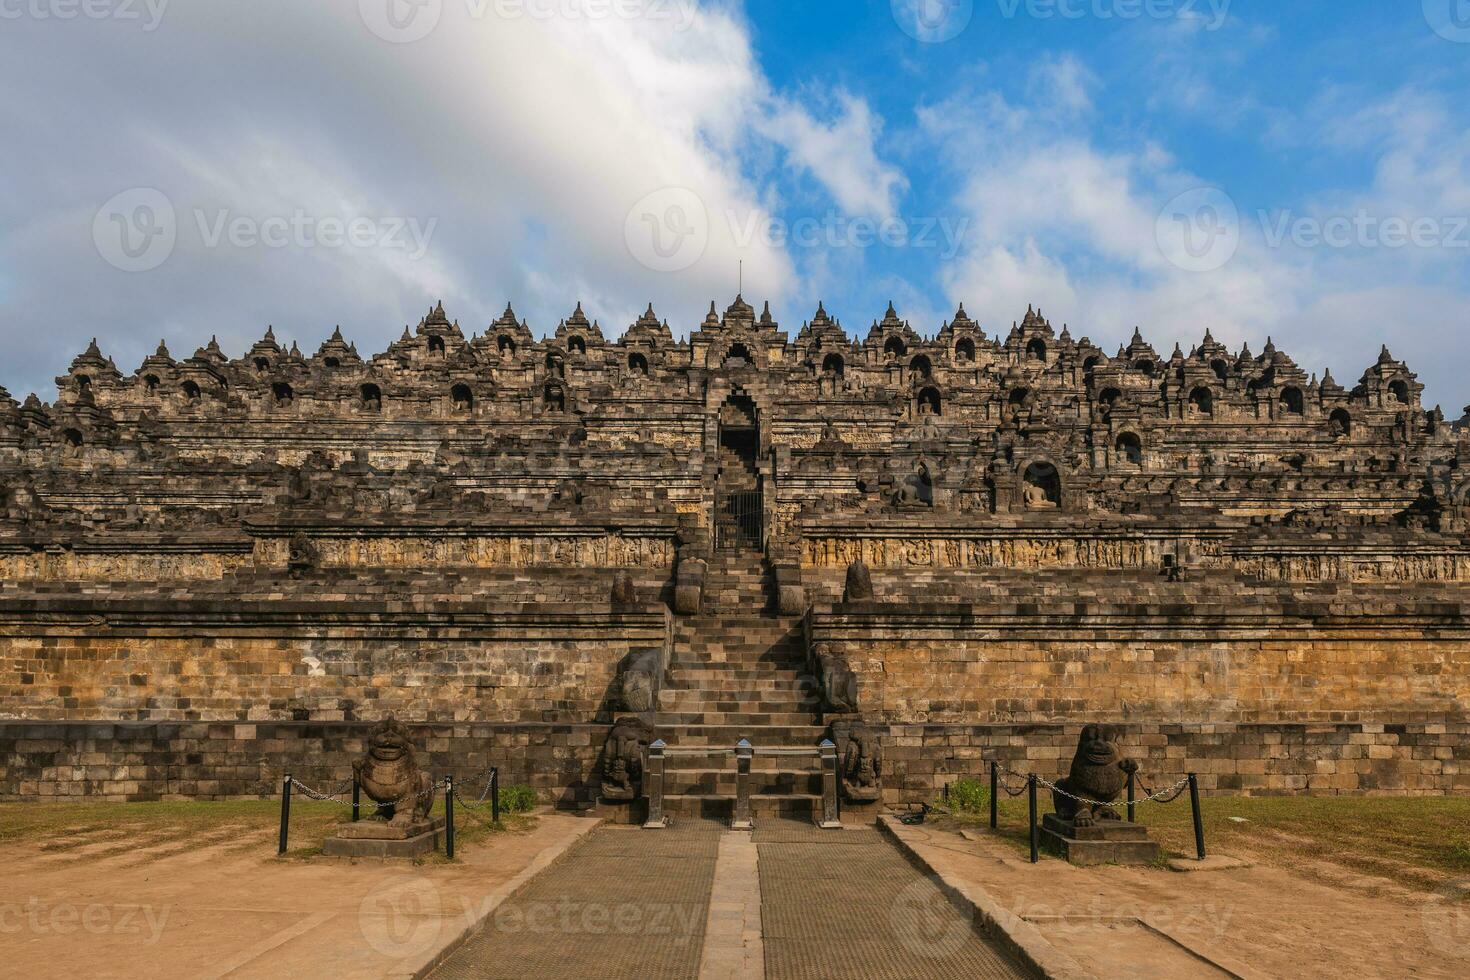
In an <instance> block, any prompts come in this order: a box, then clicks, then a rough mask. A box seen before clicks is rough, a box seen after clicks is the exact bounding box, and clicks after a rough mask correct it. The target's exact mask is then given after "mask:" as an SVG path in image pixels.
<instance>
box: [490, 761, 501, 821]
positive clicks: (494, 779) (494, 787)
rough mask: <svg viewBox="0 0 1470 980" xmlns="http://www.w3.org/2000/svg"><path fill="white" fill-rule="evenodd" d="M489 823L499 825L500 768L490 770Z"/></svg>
mask: <svg viewBox="0 0 1470 980" xmlns="http://www.w3.org/2000/svg"><path fill="white" fill-rule="evenodd" d="M490 821H491V822H492V823H500V767H499V766H496V767H495V768H493V769H491V770H490Z"/></svg>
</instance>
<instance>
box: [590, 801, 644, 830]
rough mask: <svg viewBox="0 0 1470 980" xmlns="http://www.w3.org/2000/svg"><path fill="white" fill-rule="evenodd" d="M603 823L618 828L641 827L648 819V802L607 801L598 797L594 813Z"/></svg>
mask: <svg viewBox="0 0 1470 980" xmlns="http://www.w3.org/2000/svg"><path fill="white" fill-rule="evenodd" d="M594 812H596V814H597V816H598V817H600V818H601V819H602V821H603V822H604V823H610V824H618V825H619V826H637V827H641V826H643V822H644V821H645V820H647V819H648V800H646V799H643V798H641V797H640V798H639V799H636V800H609V799H607V798H605V797H599V798H598V800H597V806H596V808H595V811H594Z"/></svg>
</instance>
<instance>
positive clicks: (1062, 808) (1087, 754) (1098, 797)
mask: <svg viewBox="0 0 1470 980" xmlns="http://www.w3.org/2000/svg"><path fill="white" fill-rule="evenodd" d="M1121 735H1122V732H1121V731H1119V729H1118V728H1117V727H1115V726H1113V725H1086V726H1084V727H1083V729H1082V736H1081V738H1080V739H1078V741H1077V754H1076V755H1075V756H1073V757H1072V770H1071V772H1069V773H1068V774H1067V776H1066V778H1064V779H1061V780H1058V781H1057V788H1058V789H1060V790H1062V791H1063V792H1064V793H1071V794H1072V795H1073V796H1080V797H1082V798H1083V799H1085V800H1091V801H1093V802H1091V803H1081V802H1079V801H1077V800H1074V799H1072V798H1071V797H1068V796H1064V795H1062V793H1057V792H1053V793H1052V805H1053V806H1054V807H1055V808H1056V812H1057V816H1059V817H1061V818H1062V819H1063V820H1070V821H1072V822H1073V823H1074V824H1076V825H1077V826H1078V827H1091V826H1092V825H1093V823H1094V822H1096V821H1098V820H1117V819H1119V816H1118V811H1117V810H1116V809H1115V808H1113V807H1110V806H1103V805H1102V804H1105V803H1112V802H1113V801H1114V800H1116V799H1117V798H1118V796H1119V794H1121V793H1122V792H1123V789H1124V787H1126V786H1127V785H1128V776H1129V774H1130V773H1135V772H1137V771H1138V763H1136V762H1134V761H1133V760H1132V759H1128V758H1124V756H1123V750H1122V749H1120V748H1119V747H1118V739H1119V737H1120V736H1121Z"/></svg>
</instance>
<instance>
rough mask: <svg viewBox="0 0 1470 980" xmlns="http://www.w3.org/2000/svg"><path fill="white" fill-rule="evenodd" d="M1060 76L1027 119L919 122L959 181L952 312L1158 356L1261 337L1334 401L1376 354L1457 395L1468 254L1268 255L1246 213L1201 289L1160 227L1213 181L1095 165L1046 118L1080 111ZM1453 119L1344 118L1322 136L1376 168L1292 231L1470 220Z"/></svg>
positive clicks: (1010, 112) (1016, 111)
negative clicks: (1395, 220) (1332, 389)
mask: <svg viewBox="0 0 1470 980" xmlns="http://www.w3.org/2000/svg"><path fill="white" fill-rule="evenodd" d="M1042 70H1043V71H1046V70H1047V69H1042ZM1055 77H1056V74H1055V72H1054V71H1053V72H1052V73H1051V78H1050V79H1048V80H1046V81H1043V82H1038V81H1036V80H1034V79H1033V80H1032V82H1031V83H1030V84H1029V85H1027V86H1026V90H1027V91H1028V92H1029V93H1031V94H1032V95H1033V96H1034V97H1036V98H1037V99H1039V100H1040V101H1039V102H1030V101H1028V102H1027V103H1025V104H1023V105H1014V104H1012V103H1010V102H1008V101H1007V100H1006V99H1004V98H1003V97H1001V96H1000V95H999V94H998V93H995V92H984V93H968V92H967V93H962V94H959V95H956V96H955V97H954V98H952V99H950V100H948V101H946V102H945V103H943V104H941V105H936V106H929V107H926V108H925V109H924V110H922V111H921V112H920V126H921V131H922V132H923V133H924V134H925V135H926V137H927V138H928V139H929V141H930V142H932V143H933V145H935V146H936V147H943V148H945V149H946V152H947V153H948V154H949V162H950V169H951V172H952V173H953V174H954V175H955V177H956V178H957V179H958V180H959V182H960V184H959V189H958V190H957V192H956V194H955V196H954V203H955V206H956V207H957V208H958V209H959V211H960V212H961V213H962V214H964V215H966V216H969V217H970V218H971V219H972V224H971V235H970V240H969V242H968V247H967V249H966V251H965V253H964V254H963V255H962V256H961V257H960V258H959V260H958V261H956V262H955V263H954V264H953V265H952V266H951V267H950V268H948V269H947V270H946V271H945V273H944V275H943V282H944V287H945V289H946V290H947V292H948V293H949V298H950V299H951V301H952V302H956V301H960V300H963V301H964V302H965V303H966V305H967V307H968V308H969V310H970V312H971V313H972V314H973V315H975V316H977V317H978V318H981V319H982V322H984V323H986V324H987V325H988V326H989V327H991V328H992V329H993V330H998V331H1000V332H1002V333H1003V332H1004V331H1005V330H1006V329H1007V328H1008V327H1009V325H1010V322H1011V321H1012V320H1013V319H1015V318H1016V317H1017V316H1018V315H1019V313H1020V312H1021V311H1024V310H1025V308H1026V305H1027V304H1028V303H1033V304H1038V305H1040V306H1041V307H1042V308H1043V309H1044V310H1045V311H1046V313H1047V316H1048V319H1050V320H1051V321H1052V322H1053V323H1054V324H1058V325H1060V324H1061V323H1062V322H1068V323H1069V325H1070V327H1071V330H1072V333H1073V335H1074V336H1082V335H1084V334H1085V335H1090V336H1091V338H1092V339H1093V340H1094V341H1095V342H1097V343H1098V344H1100V345H1101V346H1103V347H1104V348H1105V349H1110V348H1111V347H1112V346H1115V345H1116V344H1118V343H1120V342H1124V341H1126V339H1127V338H1128V336H1129V335H1130V334H1131V333H1132V330H1133V327H1134V326H1135V325H1137V326H1140V327H1141V328H1142V330H1143V334H1144V337H1145V338H1146V339H1148V340H1150V341H1151V342H1153V343H1154V344H1155V346H1156V347H1157V348H1158V349H1159V350H1160V352H1161V353H1162V354H1165V355H1167V354H1168V353H1169V352H1170V351H1171V350H1172V348H1173V343H1174V342H1175V341H1176V340H1178V341H1180V342H1182V344H1183V347H1184V349H1185V350H1188V349H1189V347H1190V345H1191V344H1192V343H1194V342H1197V341H1198V339H1199V338H1200V337H1201V336H1202V335H1203V333H1204V331H1205V329H1206V328H1209V329H1210V330H1211V331H1212V332H1213V333H1214V335H1215V337H1216V338H1218V339H1220V340H1221V341H1223V342H1226V343H1229V344H1232V345H1236V346H1238V345H1239V344H1240V343H1241V342H1243V341H1248V342H1249V343H1250V344H1251V346H1252V348H1253V349H1255V350H1259V349H1260V347H1261V345H1262V343H1263V342H1264V340H1265V338H1266V336H1268V335H1270V336H1272V337H1273V338H1274V339H1275V341H1276V342H1277V344H1278V346H1280V347H1281V348H1282V349H1284V350H1286V351H1287V353H1289V354H1291V355H1292V356H1293V357H1295V358H1296V359H1297V361H1298V363H1299V364H1301V366H1302V367H1303V368H1304V369H1306V370H1308V371H1313V370H1320V369H1321V368H1322V367H1325V366H1329V365H1330V366H1332V367H1333V368H1334V371H1335V374H1336V377H1337V378H1338V380H1339V381H1340V382H1343V383H1347V384H1351V383H1352V382H1354V381H1356V380H1357V378H1358V376H1359V374H1360V373H1361V371H1362V370H1363V368H1365V367H1366V366H1368V365H1369V364H1371V363H1372V362H1373V360H1374V358H1375V356H1376V355H1377V353H1378V347H1379V345H1380V344H1381V343H1384V342H1388V343H1389V344H1390V345H1391V347H1392V350H1393V352H1394V354H1395V355H1396V356H1398V357H1400V358H1403V359H1405V360H1407V361H1408V362H1409V365H1410V367H1411V369H1415V370H1417V371H1418V372H1419V373H1420V376H1421V379H1422V380H1424V381H1425V382H1426V384H1428V385H1429V386H1430V390H1429V391H1428V393H1427V395H1426V398H1427V400H1428V401H1429V402H1430V403H1433V402H1434V401H1436V400H1440V399H1449V400H1456V401H1457V400H1459V396H1458V395H1456V394H1455V392H1456V391H1457V390H1458V391H1459V392H1462V393H1464V394H1466V395H1467V396H1470V392H1465V385H1464V382H1463V381H1462V380H1461V379H1460V377H1459V373H1460V372H1459V371H1458V369H1457V367H1456V365H1457V364H1458V363H1460V362H1462V361H1463V360H1464V355H1465V354H1467V353H1470V349H1467V348H1470V344H1467V342H1466V340H1465V338H1464V336H1463V334H1462V332H1461V329H1460V328H1461V325H1462V323H1463V321H1464V310H1465V309H1466V308H1470V295H1467V294H1466V292H1465V290H1464V289H1463V287H1461V286H1460V281H1462V278H1456V277H1455V276H1454V275H1452V274H1447V273H1450V272H1451V271H1452V270H1459V271H1460V272H1463V270H1464V268H1465V263H1466V261H1467V258H1470V255H1467V250H1466V249H1460V250H1458V251H1456V250H1451V249H1429V250H1426V249H1412V248H1410V249H1400V250H1393V249H1384V248H1350V249H1337V250H1334V249H1327V248H1320V247H1318V248H1301V247H1293V246H1292V245H1291V244H1290V243H1289V242H1288V243H1287V244H1286V245H1285V246H1282V247H1271V246H1270V245H1269V244H1268V240H1267V237H1266V236H1265V235H1264V234H1263V230H1262V225H1261V221H1260V218H1259V215H1258V209H1255V208H1252V207H1250V206H1249V205H1248V203H1247V202H1243V201H1242V202H1240V210H1241V221H1242V225H1241V228H1242V235H1241V243H1240V247H1239V249H1238V251H1237V252H1236V254H1235V256H1234V258H1233V259H1232V260H1231V261H1229V262H1228V263H1227V264H1226V265H1225V266H1224V267H1223V268H1220V269H1218V270H1215V271H1212V272H1205V273H1200V272H1190V271H1186V270H1184V269H1181V268H1178V267H1176V266H1175V265H1173V264H1171V263H1170V261H1169V260H1168V259H1167V258H1166V257H1165V255H1164V253H1163V252H1162V251H1161V249H1160V248H1159V245H1158V243H1157V239H1156V237H1155V227H1156V221H1157V219H1158V215H1159V213H1160V209H1161V208H1162V207H1163V206H1164V204H1165V203H1166V202H1168V201H1169V200H1170V199H1171V198H1173V197H1174V196H1175V195H1176V194H1178V193H1180V192H1181V191H1185V190H1188V189H1191V188H1195V187H1200V186H1208V185H1210V184H1211V183H1212V181H1210V180H1209V175H1207V174H1193V173H1190V172H1188V171H1187V170H1184V169H1183V168H1181V167H1180V166H1179V164H1178V162H1177V161H1176V160H1175V159H1174V157H1173V155H1172V154H1170V153H1169V152H1168V149H1167V147H1163V146H1160V145H1157V144H1153V143H1144V144H1142V145H1138V146H1133V147H1129V148H1126V149H1105V148H1103V147H1102V146H1100V145H1099V143H1098V137H1097V135H1096V132H1095V130H1094V128H1093V120H1090V119H1085V118H1068V116H1067V115H1066V114H1065V113H1059V112H1057V111H1056V108H1057V105H1058V103H1059V102H1060V103H1061V104H1063V105H1066V104H1068V103H1069V102H1070V103H1071V104H1076V100H1075V99H1069V98H1067V97H1066V96H1065V95H1063V96H1062V97H1061V98H1060V100H1059V99H1058V97H1057V95H1056V86H1055V84H1054V82H1053V80H1052V79H1054V78H1055ZM1450 118H1451V117H1450V115H1449V114H1448V113H1447V112H1445V111H1444V110H1443V107H1442V105H1441V104H1439V103H1438V102H1436V101H1435V100H1433V99H1426V98H1425V97H1423V96H1403V95H1401V96H1398V97H1395V98H1394V99H1390V100H1386V101H1384V102H1383V103H1380V104H1372V105H1369V106H1367V107H1365V108H1362V109H1361V110H1359V111H1357V112H1355V113H1353V114H1351V115H1350V116H1345V117H1341V118H1339V120H1338V121H1337V122H1336V123H1335V124H1333V125H1332V126H1330V127H1327V129H1326V132H1327V133H1328V135H1330V136H1333V137H1335V141H1336V142H1337V144H1338V145H1339V146H1340V147H1346V146H1347V145H1348V144H1350V143H1351V144H1353V145H1354V146H1358V147H1362V148H1365V149H1367V150H1369V151H1371V152H1373V153H1375V154H1376V155H1377V159H1378V164H1377V167H1376V169H1375V171H1374V177H1373V179H1372V181H1371V182H1370V183H1369V184H1368V185H1367V186H1364V187H1359V188H1352V189H1347V190H1343V191H1339V192H1335V193H1330V194H1323V195H1319V197H1318V198H1317V199H1315V200H1311V201H1304V202H1302V203H1301V205H1300V208H1299V209H1297V210H1295V211H1293V214H1294V215H1295V216H1298V217H1300V216H1303V215H1330V214H1352V213H1354V212H1355V211H1356V210H1359V209H1363V210H1367V211H1368V212H1369V213H1370V214H1372V215H1374V216H1377V217H1379V218H1382V217H1392V216H1400V217H1408V218H1411V219H1412V218H1413V217H1415V216H1422V215H1430V216H1434V217H1440V216H1450V215H1465V214H1470V133H1466V132H1463V131H1458V130H1457V129H1456V128H1455V127H1454V126H1453V125H1451V124H1450V121H1449V120H1450ZM1344 152H1345V151H1344ZM1226 189H1227V190H1228V189H1229V188H1226ZM1467 238H1470V232H1467ZM1406 317H1407V318H1409V319H1407V320H1406Z"/></svg>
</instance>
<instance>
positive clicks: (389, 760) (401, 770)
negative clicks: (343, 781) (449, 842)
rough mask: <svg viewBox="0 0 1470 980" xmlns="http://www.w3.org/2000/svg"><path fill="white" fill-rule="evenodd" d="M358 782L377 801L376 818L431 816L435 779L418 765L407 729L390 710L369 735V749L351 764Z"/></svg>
mask: <svg viewBox="0 0 1470 980" xmlns="http://www.w3.org/2000/svg"><path fill="white" fill-rule="evenodd" d="M352 773H353V775H354V776H356V777H357V782H358V785H359V786H361V787H362V791H363V792H364V793H366V794H367V795H368V798H369V799H371V800H372V801H373V802H374V803H376V804H378V812H377V819H382V820H386V821H388V822H390V823H393V824H412V823H418V822H420V821H422V820H428V819H429V811H430V810H431V809H432V808H433V806H434V781H433V780H432V779H431V778H429V774H428V773H426V772H424V771H423V770H422V769H420V768H419V765H418V760H417V759H416V758H415V757H414V751H413V743H412V742H410V741H409V740H408V729H407V728H405V727H404V726H403V725H402V724H401V723H399V721H398V720H397V719H396V718H394V717H393V715H392V714H389V715H388V717H386V718H384V719H383V720H382V721H380V722H379V723H378V724H377V725H376V726H375V727H374V728H373V730H372V732H371V733H370V734H369V735H368V744H367V752H366V753H365V754H364V755H363V757H362V758H361V759H358V760H357V761H356V762H354V763H353V764H352Z"/></svg>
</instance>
